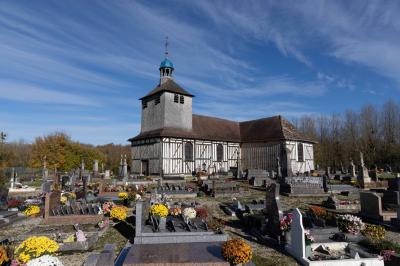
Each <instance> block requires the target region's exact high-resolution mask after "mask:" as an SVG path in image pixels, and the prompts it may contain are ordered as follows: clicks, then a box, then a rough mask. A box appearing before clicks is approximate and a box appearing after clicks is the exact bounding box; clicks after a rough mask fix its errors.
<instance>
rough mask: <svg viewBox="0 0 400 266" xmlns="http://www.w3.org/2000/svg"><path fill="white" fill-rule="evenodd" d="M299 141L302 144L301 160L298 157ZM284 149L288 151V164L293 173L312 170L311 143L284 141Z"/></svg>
mask: <svg viewBox="0 0 400 266" xmlns="http://www.w3.org/2000/svg"><path fill="white" fill-rule="evenodd" d="M299 143H302V144H303V155H304V159H303V161H299V160H298V159H299V158H298V148H299V145H298V144H299ZM285 146H286V151H287V153H288V159H289V162H288V163H289V164H290V167H291V170H292V173H293V174H296V173H304V172H310V171H311V170H314V148H313V144H311V143H304V142H298V141H286V142H285Z"/></svg>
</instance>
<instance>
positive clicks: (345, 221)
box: [337, 214, 365, 235]
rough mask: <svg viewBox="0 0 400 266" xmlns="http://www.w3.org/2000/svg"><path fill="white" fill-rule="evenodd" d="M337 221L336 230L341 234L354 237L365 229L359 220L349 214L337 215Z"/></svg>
mask: <svg viewBox="0 0 400 266" xmlns="http://www.w3.org/2000/svg"><path fill="white" fill-rule="evenodd" d="M337 221H338V228H339V230H340V231H342V232H343V233H351V234H354V235H355V234H358V233H359V232H360V231H361V230H363V229H364V227H365V225H364V223H363V222H362V220H361V218H359V217H357V216H354V215H351V214H345V215H338V217H337Z"/></svg>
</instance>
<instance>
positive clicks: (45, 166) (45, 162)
mask: <svg viewBox="0 0 400 266" xmlns="http://www.w3.org/2000/svg"><path fill="white" fill-rule="evenodd" d="M46 159H47V157H46V155H45V156H43V169H42V180H43V181H44V180H47V178H48V177H49V170H47V161H46Z"/></svg>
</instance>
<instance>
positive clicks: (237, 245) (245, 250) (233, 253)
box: [222, 239, 253, 264]
mask: <svg viewBox="0 0 400 266" xmlns="http://www.w3.org/2000/svg"><path fill="white" fill-rule="evenodd" d="M222 256H223V257H224V259H225V260H226V261H228V262H230V263H232V264H245V263H248V262H249V261H250V260H251V258H252V257H253V250H252V248H251V246H250V245H249V244H247V243H246V242H245V241H244V240H241V239H231V240H228V241H226V242H225V243H224V244H223V246H222Z"/></svg>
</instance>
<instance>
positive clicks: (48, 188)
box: [40, 181, 53, 193]
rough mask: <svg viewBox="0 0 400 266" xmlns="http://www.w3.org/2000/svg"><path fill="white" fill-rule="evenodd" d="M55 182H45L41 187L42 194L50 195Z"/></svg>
mask: <svg viewBox="0 0 400 266" xmlns="http://www.w3.org/2000/svg"><path fill="white" fill-rule="evenodd" d="M52 183H53V182H51V181H45V182H43V183H42V185H41V186H40V192H41V193H49V192H51V185H52Z"/></svg>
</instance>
